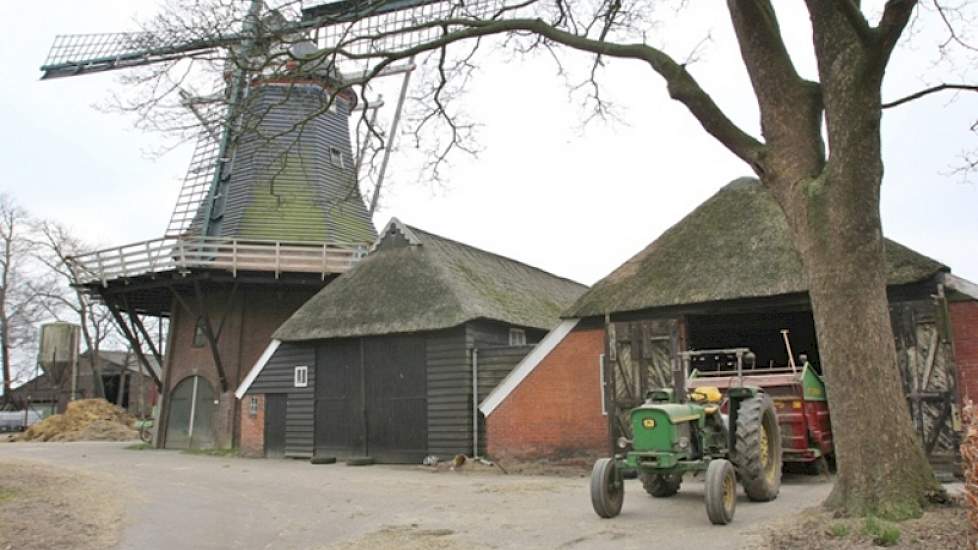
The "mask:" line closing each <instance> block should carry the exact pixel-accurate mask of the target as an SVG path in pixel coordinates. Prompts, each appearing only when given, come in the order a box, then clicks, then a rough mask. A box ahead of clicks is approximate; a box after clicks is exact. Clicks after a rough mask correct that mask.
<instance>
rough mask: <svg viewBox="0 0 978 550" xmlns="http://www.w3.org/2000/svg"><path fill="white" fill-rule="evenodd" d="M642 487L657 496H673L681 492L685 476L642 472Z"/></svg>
mask: <svg viewBox="0 0 978 550" xmlns="http://www.w3.org/2000/svg"><path fill="white" fill-rule="evenodd" d="M641 478H642V487H645V492H646V493H648V494H650V495H652V496H654V497H655V498H664V497H671V496H672V495H674V494H676V493H678V492H679V486H680V485H682V483H683V478H682V476H680V475H677V474H667V475H662V474H641Z"/></svg>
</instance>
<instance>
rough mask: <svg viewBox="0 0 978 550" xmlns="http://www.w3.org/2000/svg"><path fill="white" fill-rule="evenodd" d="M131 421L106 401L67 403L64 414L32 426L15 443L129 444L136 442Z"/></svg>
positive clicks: (50, 417) (81, 400) (129, 416)
mask: <svg viewBox="0 0 978 550" xmlns="http://www.w3.org/2000/svg"><path fill="white" fill-rule="evenodd" d="M134 421H135V419H134V418H133V417H132V416H131V415H130V414H129V413H128V412H126V410H125V409H122V408H120V407H117V406H115V405H113V404H111V403H109V402H108V401H106V400H105V399H80V400H78V401H72V402H71V403H68V409H67V410H66V411H65V413H64V414H55V415H51V416H49V417H47V418H45V419H44V420H42V421H40V422H38V423H37V424H34V425H33V426H31V427H30V428H28V429H27V431H26V432H24V433H23V434H22V435H20V436H19V437H17V441H130V440H133V439H139V432H137V431H136V430H134V429H133V427H132V425H133V422H134Z"/></svg>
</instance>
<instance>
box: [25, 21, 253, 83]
mask: <svg viewBox="0 0 978 550" xmlns="http://www.w3.org/2000/svg"><path fill="white" fill-rule="evenodd" d="M240 40H241V38H240V36H213V37H208V38H207V39H194V38H188V37H187V36H184V35H181V34H176V33H174V34H172V35H169V36H168V35H164V34H161V33H155V32H117V33H104V34H62V35H58V36H56V37H55V38H54V44H53V45H52V46H51V50H50V52H49V53H48V57H47V59H46V60H45V61H44V65H42V66H41V71H43V72H44V74H43V75H41V79H42V80H43V79H49V78H61V77H65V76H76V75H81V74H88V73H97V72H103V71H111V70H114V69H125V68H129V67H137V66H141V65H149V64H151V63H159V62H161V61H169V60H173V59H179V58H181V57H185V56H187V55H190V54H200V53H204V52H208V51H211V50H215V49H217V48H220V47H226V46H230V45H233V44H235V43H236V42H239V41H240Z"/></svg>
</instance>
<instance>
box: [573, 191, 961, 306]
mask: <svg viewBox="0 0 978 550" xmlns="http://www.w3.org/2000/svg"><path fill="white" fill-rule="evenodd" d="M886 260H887V266H888V268H889V275H888V279H887V280H888V282H889V284H891V285H899V284H905V283H913V282H917V281H921V280H924V279H927V278H929V277H931V276H933V275H934V274H936V273H937V272H939V271H947V270H948V268H947V267H946V266H944V265H943V264H941V263H940V262H937V261H935V260H932V259H930V258H928V257H926V256H923V255H921V254H918V253H917V252H914V251H913V250H910V249H909V248H907V247H905V246H903V245H901V244H898V243H895V242H893V241H891V240H889V239H887V240H886ZM807 289H808V283H807V281H806V277H805V275H804V273H803V270H802V265H801V259H800V258H799V257H798V253H797V252H796V251H795V249H794V247H793V245H792V244H791V238H790V235H789V233H788V224H787V221H786V220H785V217H784V213H783V212H782V210H781V209H780V207H779V206H778V205H777V203H775V201H774V199H773V198H772V197H771V196H770V195H769V194H768V192H767V191H766V190H765V189H764V187H763V186H762V185H761V184H760V182H759V181H757V180H756V179H753V178H742V179H738V180H735V181H733V182H731V183H730V184H728V185H727V186H726V187H724V188H723V189H721V190H720V191H719V192H718V193H717V194H716V195H714V196H713V197H711V198H710V199H709V200H707V201H706V202H704V203H703V204H701V205H700V206H699V207H698V208H696V210H694V211H693V212H692V213H690V214H689V215H688V216H686V217H685V218H683V219H682V220H680V222H679V223H677V224H676V225H674V226H672V227H671V228H669V229H668V230H666V232H665V233H663V234H662V235H661V236H660V237H659V238H658V239H656V240H655V242H653V243H652V244H650V245H649V246H648V247H646V248H645V250H642V251H641V252H639V253H638V254H636V255H635V256H634V257H632V258H631V259H630V260H628V261H627V262H625V263H624V264H623V265H622V266H621V267H619V268H618V269H616V270H615V271H613V272H612V273H611V274H610V275H608V276H607V277H605V278H604V279H602V280H601V281H598V282H597V283H596V284H595V285H594V287H592V288H591V290H590V291H588V292H587V293H586V294H584V296H581V298H580V299H579V300H578V301H577V303H575V304H574V305H573V306H572V307H571V308H569V309H568V310H567V311H566V312H565V313H564V315H565V316H566V317H588V316H592V315H603V314H605V313H613V312H624V311H638V310H643V309H650V308H656V307H666V306H678V305H687V304H697V303H705V302H715V301H721V300H732V299H738V298H758V297H767V296H778V295H784V294H795V293H800V292H806V291H807Z"/></svg>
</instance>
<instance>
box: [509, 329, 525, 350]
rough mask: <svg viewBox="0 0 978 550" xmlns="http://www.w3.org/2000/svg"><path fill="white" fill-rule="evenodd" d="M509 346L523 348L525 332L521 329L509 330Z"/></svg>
mask: <svg viewBox="0 0 978 550" xmlns="http://www.w3.org/2000/svg"><path fill="white" fill-rule="evenodd" d="M509 345H511V346H525V345H526V331H525V330H523V329H521V328H511V329H509Z"/></svg>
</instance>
